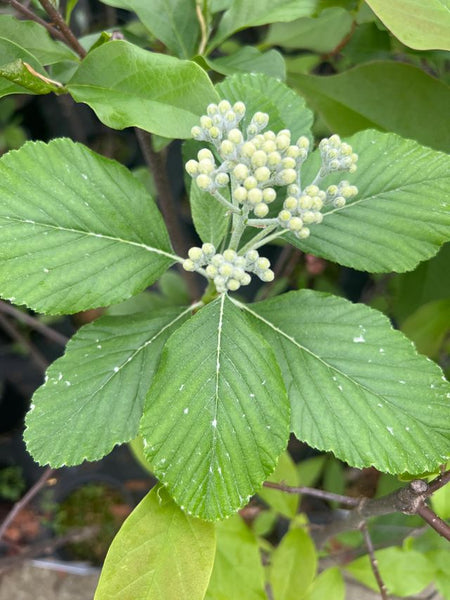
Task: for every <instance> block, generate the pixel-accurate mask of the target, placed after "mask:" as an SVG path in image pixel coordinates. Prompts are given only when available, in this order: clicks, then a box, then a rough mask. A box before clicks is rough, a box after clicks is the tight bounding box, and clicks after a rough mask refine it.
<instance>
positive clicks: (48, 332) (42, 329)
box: [0, 300, 69, 346]
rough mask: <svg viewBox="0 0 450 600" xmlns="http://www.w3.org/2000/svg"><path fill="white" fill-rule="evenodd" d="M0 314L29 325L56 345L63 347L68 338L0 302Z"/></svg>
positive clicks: (6, 303) (26, 314) (9, 305)
mask: <svg viewBox="0 0 450 600" xmlns="http://www.w3.org/2000/svg"><path fill="white" fill-rule="evenodd" d="M0 312H3V313H6V314H8V315H11V316H13V317H15V318H16V319H17V320H18V321H22V322H23V323H26V324H27V325H29V326H30V327H32V328H33V329H36V331H39V333H42V335H45V337H47V338H48V339H49V340H52V342H55V343H56V344H60V345H61V346H65V345H66V344H67V342H68V339H69V338H67V337H66V336H65V335H63V334H62V333H59V332H58V331H55V330H54V329H52V328H51V327H48V326H47V325H44V323H41V322H40V321H39V320H38V319H36V318H35V317H32V316H31V315H29V314H28V313H24V312H22V311H21V310H18V309H17V308H15V307H14V306H11V304H8V302H4V301H3V300H0Z"/></svg>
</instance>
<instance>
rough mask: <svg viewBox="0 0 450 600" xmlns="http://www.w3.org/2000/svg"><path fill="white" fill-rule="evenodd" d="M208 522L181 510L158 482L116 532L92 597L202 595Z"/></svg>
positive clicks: (146, 599) (141, 599) (209, 561)
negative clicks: (194, 517)
mask: <svg viewBox="0 0 450 600" xmlns="http://www.w3.org/2000/svg"><path fill="white" fill-rule="evenodd" d="M214 551H215V532H214V527H213V526H212V525H211V523H205V522H204V521H200V520H199V519H193V518H192V517H189V516H187V515H186V514H184V513H183V512H182V511H181V510H180V509H179V508H178V507H177V506H176V504H175V503H174V502H173V501H172V500H171V499H170V497H169V496H168V494H167V492H166V490H165V489H164V488H162V487H160V486H158V487H156V488H153V489H152V491H151V492H150V493H149V494H147V496H146V497H145V498H144V499H143V500H142V502H141V503H140V504H139V505H138V506H137V507H136V508H135V509H134V511H133V512H132V513H131V515H130V516H129V517H128V518H127V520H126V521H125V523H124V524H123V525H122V528H121V529H120V531H119V533H118V534H117V536H116V537H115V539H114V541H113V543H112V544H111V547H110V549H109V552H108V555H107V557H106V561H105V564H104V566H103V570H102V574H101V576H100V581H99V583H98V588H97V591H96V593H95V597H94V600H126V599H128V598H129V599H130V600H131V599H132V600H161V599H162V598H167V599H170V598H173V599H174V600H175V598H176V599H177V600H202V599H203V598H204V595H205V591H206V588H207V585H208V580H209V578H210V575H211V570H212V566H213V562H214Z"/></svg>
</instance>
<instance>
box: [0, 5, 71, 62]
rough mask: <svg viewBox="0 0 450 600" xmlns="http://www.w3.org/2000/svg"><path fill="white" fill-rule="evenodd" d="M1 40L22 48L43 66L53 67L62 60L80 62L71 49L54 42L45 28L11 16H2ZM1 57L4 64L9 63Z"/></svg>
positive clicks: (0, 18)
mask: <svg viewBox="0 0 450 600" xmlns="http://www.w3.org/2000/svg"><path fill="white" fill-rule="evenodd" d="M0 38H4V39H6V40H9V41H10V42H13V43H15V44H17V45H18V46H21V47H22V48H24V49H25V50H27V51H28V52H29V53H30V54H32V55H33V56H34V57H35V58H36V59H37V60H38V61H39V62H40V63H42V64H43V65H52V64H54V63H56V62H59V61H61V60H74V61H77V60H78V57H77V56H76V55H75V54H74V53H73V51H72V50H70V48H68V47H67V46H65V45H64V44H62V43H61V42H57V41H55V40H52V38H51V37H50V35H49V34H48V32H47V30H46V29H45V27H43V26H42V25H39V24H38V23H35V22H34V21H19V20H18V19H16V18H15V17H12V16H10V15H0ZM1 56H2V58H1V62H2V64H4V63H5V62H8V61H7V60H5V59H4V56H3V53H2V55H1ZM14 58H21V57H19V56H16V57H14ZM11 60H12V59H11Z"/></svg>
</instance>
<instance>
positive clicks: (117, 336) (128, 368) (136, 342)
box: [24, 308, 190, 467]
mask: <svg viewBox="0 0 450 600" xmlns="http://www.w3.org/2000/svg"><path fill="white" fill-rule="evenodd" d="M189 312H190V309H184V310H183V309H182V308H171V309H168V308H166V309H163V310H160V311H154V312H153V313H152V315H151V316H150V317H149V316H148V315H145V314H139V315H135V316H131V315H126V316H117V317H109V316H107V317H101V318H100V319H98V320H97V321H95V322H94V323H91V324H89V325H86V326H85V327H82V328H81V329H80V330H79V331H78V332H77V333H76V334H75V335H74V337H73V338H72V339H71V340H70V342H69V343H68V345H67V349H66V353H65V354H64V356H62V357H61V358H58V360H56V361H55V362H54V363H53V364H52V365H51V366H50V367H49V369H48V371H47V375H46V380H45V383H44V385H42V386H41V387H40V388H39V389H38V390H37V392H36V393H35V394H34V396H33V400H32V404H31V408H30V411H29V412H28V414H27V417H26V426H27V428H26V430H25V434H24V437H25V442H26V444H27V448H28V450H29V452H30V454H31V455H32V456H33V457H34V459H35V460H36V461H37V462H38V463H40V464H47V463H48V464H50V465H52V466H53V467H61V466H62V465H76V464H79V463H81V462H83V460H85V459H86V460H98V459H100V458H102V456H105V454H108V453H109V452H110V451H111V450H112V449H113V447H114V446H115V445H116V444H121V443H123V442H128V441H129V440H131V439H132V438H134V437H135V436H136V434H137V432H138V427H139V420H140V418H141V416H142V409H143V405H144V399H145V395H146V393H147V391H148V388H149V386H150V383H151V381H152V378H153V375H154V373H155V370H156V367H157V363H158V360H159V356H160V353H161V349H162V347H163V345H164V343H165V342H166V340H167V338H168V337H169V336H170V334H171V333H172V332H173V331H174V330H175V329H176V328H177V327H178V326H180V325H181V323H183V321H184V320H185V319H186V318H187V316H188V314H189ZM80 440H82V443H81V441H80Z"/></svg>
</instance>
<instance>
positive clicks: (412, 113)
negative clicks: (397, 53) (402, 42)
mask: <svg viewBox="0 0 450 600" xmlns="http://www.w3.org/2000/svg"><path fill="white" fill-rule="evenodd" d="M290 83H291V85H293V86H294V87H295V88H296V89H297V90H298V91H299V92H300V93H301V94H302V95H303V96H304V97H305V98H306V100H307V101H308V104H309V105H310V106H311V107H312V108H314V109H315V110H317V111H318V112H319V114H320V116H321V117H322V118H323V119H324V121H325V123H326V124H327V125H328V127H329V128H330V130H331V131H333V133H338V134H340V135H351V134H353V133H355V132H356V131H359V130H361V129H368V128H370V127H375V128H377V129H381V130H384V131H393V132H394V133H398V134H399V135H402V136H404V137H409V138H413V139H415V140H417V141H418V142H420V143H421V144H425V145H426V146H431V147H432V148H435V149H436V150H443V151H448V150H449V148H450V131H449V128H448V127H447V118H446V115H447V108H448V106H449V104H450V87H449V86H448V85H446V84H445V83H443V82H442V81H439V80H438V79H435V78H434V77H431V76H430V75H428V74H427V73H425V72H424V71H423V70H422V69H419V68H417V67H415V66H413V65H407V64H403V63H399V62H393V61H375V62H372V63H367V64H362V65H359V66H357V67H355V68H353V69H350V70H349V71H345V72H344V73H339V74H338V75H332V76H331V77H330V76H328V77H323V76H317V75H301V74H297V75H292V76H291V77H290ZM418 115H420V117H418ZM424 115H426V118H425V116H424Z"/></svg>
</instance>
